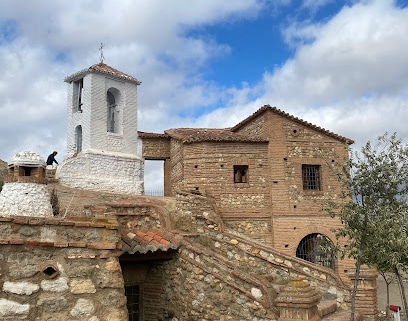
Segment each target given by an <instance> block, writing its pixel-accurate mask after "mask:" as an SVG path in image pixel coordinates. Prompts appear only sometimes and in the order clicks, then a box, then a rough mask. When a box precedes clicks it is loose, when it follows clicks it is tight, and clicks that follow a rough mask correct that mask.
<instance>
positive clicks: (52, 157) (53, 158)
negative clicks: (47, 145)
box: [47, 151, 58, 165]
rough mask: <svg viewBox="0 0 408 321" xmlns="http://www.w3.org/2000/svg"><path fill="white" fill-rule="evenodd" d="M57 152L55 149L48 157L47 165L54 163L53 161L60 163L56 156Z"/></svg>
mask: <svg viewBox="0 0 408 321" xmlns="http://www.w3.org/2000/svg"><path fill="white" fill-rule="evenodd" d="M57 154H58V153H57V152H56V151H54V152H53V153H52V154H50V155H49V156H48V158H47V165H52V164H53V163H55V164H57V165H58V162H57V160H56V159H55V156H56V155H57Z"/></svg>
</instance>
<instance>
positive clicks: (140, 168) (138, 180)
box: [56, 151, 144, 195]
mask: <svg viewBox="0 0 408 321" xmlns="http://www.w3.org/2000/svg"><path fill="white" fill-rule="evenodd" d="M143 177H144V161H143V159H142V158H139V157H134V156H133V155H126V154H120V153H117V154H112V153H109V154H100V153H96V152H95V151H92V152H89V153H81V154H79V155H78V156H77V157H73V158H70V159H68V160H66V161H64V163H63V164H61V165H60V166H58V168H57V173H56V178H57V179H59V182H60V184H63V185H66V186H69V187H73V188H79V189H86V190H93V191H106V192H112V193H120V194H122V193H123V194H133V195H139V194H143V192H144V184H143Z"/></svg>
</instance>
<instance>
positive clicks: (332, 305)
mask: <svg viewBox="0 0 408 321" xmlns="http://www.w3.org/2000/svg"><path fill="white" fill-rule="evenodd" d="M317 309H318V313H319V317H321V318H322V317H324V316H326V315H328V314H330V313H334V312H336V311H337V302H336V300H325V301H320V303H319V304H318V305H317Z"/></svg>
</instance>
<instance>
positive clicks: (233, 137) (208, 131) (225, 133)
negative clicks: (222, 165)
mask: <svg viewBox="0 0 408 321" xmlns="http://www.w3.org/2000/svg"><path fill="white" fill-rule="evenodd" d="M165 134H168V135H169V136H171V137H173V138H176V139H179V140H181V141H183V143H192V142H203V141H220V142H221V141H224V142H225V141H229V142H231V141H232V142H234V141H235V142H267V141H268V138H267V137H263V138H257V137H256V138H254V137H248V136H245V135H241V134H238V133H234V132H232V131H231V129H230V128H173V129H169V130H166V131H165Z"/></svg>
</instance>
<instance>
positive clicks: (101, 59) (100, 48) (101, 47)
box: [99, 42, 105, 64]
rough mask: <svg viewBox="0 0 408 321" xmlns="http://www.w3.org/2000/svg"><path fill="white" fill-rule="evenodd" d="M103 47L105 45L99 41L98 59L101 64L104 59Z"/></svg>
mask: <svg viewBox="0 0 408 321" xmlns="http://www.w3.org/2000/svg"><path fill="white" fill-rule="evenodd" d="M103 47H105V45H104V44H103V43H102V42H101V46H100V47H99V51H100V52H101V56H100V57H99V60H100V61H101V64H103V60H104V59H105V57H104V56H103Z"/></svg>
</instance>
